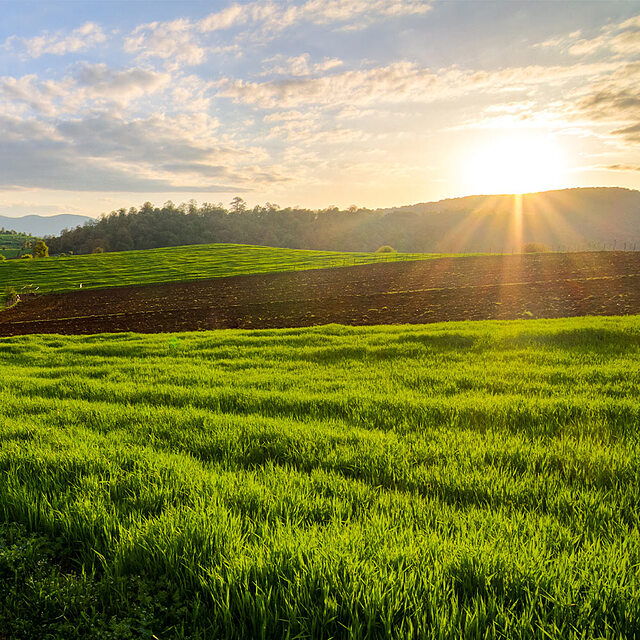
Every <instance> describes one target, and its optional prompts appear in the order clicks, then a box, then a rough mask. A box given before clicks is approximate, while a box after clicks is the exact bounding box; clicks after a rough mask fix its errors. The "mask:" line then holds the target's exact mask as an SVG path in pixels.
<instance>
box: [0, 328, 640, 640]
mask: <svg viewBox="0 0 640 640" xmlns="http://www.w3.org/2000/svg"><path fill="white" fill-rule="evenodd" d="M639 424H640V317H637V316H636V317H627V318H582V319H571V320H556V321H530V322H509V323H501V322H484V323H459V324H451V323H449V324H446V325H431V326H429V327H425V326H414V327H407V326H405V327H395V328H394V327H378V328H353V327H352V328H349V327H341V326H328V327H323V328H316V329H291V330H273V331H259V332H258V331H224V332H207V333H183V334H171V335H166V334H165V335H154V336H141V335H135V334H121V335H111V336H90V337H80V336H71V337H62V336H29V337H18V338H3V339H0V440H1V442H2V446H0V477H1V478H2V482H0V636H1V637H3V638H11V639H12V640H22V639H27V638H28V639H29V640H39V639H44V638H65V639H73V638H101V639H103V638H104V639H115V638H118V639H124V638H154V637H157V638H190V639H198V638H200V639H204V638H284V637H289V638H294V637H295V638H314V639H316V638H353V639H361V638H362V639H364V638H400V637H401V638H425V637H426V638H452V639H453V638H456V639H457V638H461V637H482V638H504V637H509V638H540V639H542V638H546V639H549V638H552V639H558V640H559V639H563V640H572V639H578V638H595V637H598V638H611V639H613V638H616V639H618V638H633V637H637V633H638V629H640V446H639V440H638V433H639V432H638V425H639Z"/></svg>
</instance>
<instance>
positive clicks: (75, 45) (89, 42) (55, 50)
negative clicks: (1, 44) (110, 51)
mask: <svg viewBox="0 0 640 640" xmlns="http://www.w3.org/2000/svg"><path fill="white" fill-rule="evenodd" d="M106 39H107V36H106V35H105V34H104V32H103V31H102V28H101V27H100V26H99V25H97V24H95V23H94V22H86V23H85V24H83V25H82V26H81V27H78V28H77V29H74V30H73V31H72V32H71V33H70V34H68V35H65V34H64V33H63V32H61V31H59V32H56V33H48V32H46V31H45V32H44V33H43V34H42V35H39V36H36V37H34V38H18V37H16V36H12V37H11V38H9V39H8V40H7V41H6V42H5V48H7V49H17V50H19V51H20V53H21V54H22V56H23V57H28V58H39V57H40V56H42V55H45V54H49V55H54V56H64V55H67V54H69V53H78V52H80V51H86V50H87V49H90V48H91V47H94V46H96V45H98V44H101V43H103V42H105V40H106Z"/></svg>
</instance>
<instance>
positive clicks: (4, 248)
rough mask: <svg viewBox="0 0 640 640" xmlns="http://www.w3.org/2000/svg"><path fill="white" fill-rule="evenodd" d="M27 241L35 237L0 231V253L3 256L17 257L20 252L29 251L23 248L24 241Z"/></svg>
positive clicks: (33, 239)
mask: <svg viewBox="0 0 640 640" xmlns="http://www.w3.org/2000/svg"><path fill="white" fill-rule="evenodd" d="M27 241H31V242H33V241H35V238H32V237H31V236H28V235H25V234H21V233H2V232H0V255H3V256H4V257H5V258H17V257H19V256H20V254H21V253H30V250H28V249H24V250H23V247H24V243H25V242H27Z"/></svg>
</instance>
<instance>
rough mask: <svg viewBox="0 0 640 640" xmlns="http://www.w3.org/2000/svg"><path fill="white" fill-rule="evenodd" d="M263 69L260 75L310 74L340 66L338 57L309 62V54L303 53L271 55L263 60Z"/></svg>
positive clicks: (340, 61)
mask: <svg viewBox="0 0 640 640" xmlns="http://www.w3.org/2000/svg"><path fill="white" fill-rule="evenodd" d="M263 64H266V67H265V70H264V71H263V72H262V73H261V74H260V75H286V76H310V75H315V74H318V73H323V72H325V71H330V70H331V69H336V68H337V67H340V66H342V64H343V63H342V60H338V58H326V57H325V58H324V59H323V60H322V61H320V62H315V63H310V55H309V54H308V53H303V54H301V55H299V56H292V57H286V56H283V55H280V54H278V55H276V56H272V57H271V58H267V59H266V60H264V63H263Z"/></svg>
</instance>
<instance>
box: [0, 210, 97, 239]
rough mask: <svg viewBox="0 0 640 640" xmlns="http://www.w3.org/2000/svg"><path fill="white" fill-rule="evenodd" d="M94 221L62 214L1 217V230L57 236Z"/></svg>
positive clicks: (85, 217) (84, 217)
mask: <svg viewBox="0 0 640 640" xmlns="http://www.w3.org/2000/svg"><path fill="white" fill-rule="evenodd" d="M89 220H93V218H90V217H89V216H80V215H75V214H70V213H61V214H58V215H55V216H39V215H34V214H31V215H26V216H19V217H15V218H14V217H11V216H0V228H2V227H4V228H5V229H7V230H9V231H18V232H20V233H28V234H29V235H32V236H36V237H42V236H56V235H58V234H59V233H60V232H61V231H62V230H63V229H72V228H74V227H77V226H78V225H81V224H84V223H85V222H87V221H89Z"/></svg>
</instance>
